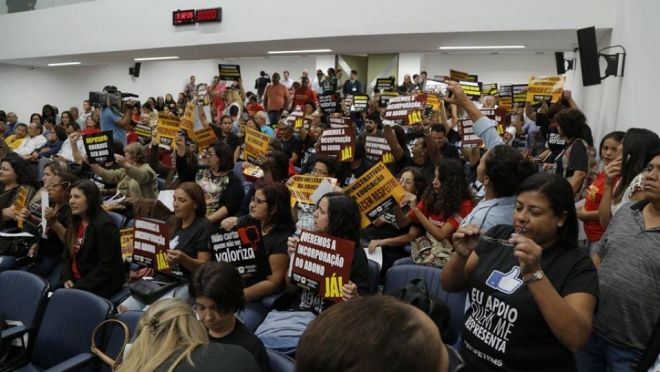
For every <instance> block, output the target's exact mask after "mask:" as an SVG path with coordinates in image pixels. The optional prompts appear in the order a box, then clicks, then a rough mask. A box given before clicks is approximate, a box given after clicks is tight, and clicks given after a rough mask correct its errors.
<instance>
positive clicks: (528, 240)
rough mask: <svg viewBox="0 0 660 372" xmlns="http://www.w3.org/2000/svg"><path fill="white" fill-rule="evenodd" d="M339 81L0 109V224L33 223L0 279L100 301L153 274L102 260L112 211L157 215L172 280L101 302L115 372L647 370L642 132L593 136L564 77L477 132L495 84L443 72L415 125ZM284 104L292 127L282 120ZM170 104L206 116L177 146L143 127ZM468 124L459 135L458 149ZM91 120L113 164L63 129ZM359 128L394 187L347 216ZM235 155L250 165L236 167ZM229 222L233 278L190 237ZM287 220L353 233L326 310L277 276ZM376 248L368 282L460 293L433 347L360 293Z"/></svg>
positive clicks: (650, 295) (658, 288)
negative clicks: (242, 240)
mask: <svg viewBox="0 0 660 372" xmlns="http://www.w3.org/2000/svg"><path fill="white" fill-rule="evenodd" d="M347 75H348V76H346V75H345V73H344V72H343V71H341V70H339V69H334V68H329V69H328V70H327V71H326V72H324V71H323V70H318V71H316V78H314V79H310V77H309V76H308V73H307V71H303V73H302V76H301V77H300V78H299V79H295V80H294V79H292V78H291V74H290V73H289V72H288V71H284V72H283V73H282V75H280V74H279V72H274V73H272V75H268V74H266V73H265V72H264V71H262V72H261V74H260V77H259V78H258V79H257V80H256V81H255V87H254V89H255V92H249V91H246V90H245V88H244V86H243V82H242V80H241V79H238V80H236V81H222V80H220V78H219V77H218V76H216V77H214V78H213V80H212V82H211V83H210V84H208V85H207V86H206V85H205V88H206V87H207V89H206V90H205V92H203V93H205V94H202V95H201V96H200V89H199V84H197V82H196V78H195V77H194V76H191V77H190V80H189V82H188V83H187V84H186V85H185V87H184V88H183V91H182V92H181V93H179V94H178V96H177V100H174V98H173V96H172V95H170V94H167V95H165V96H164V97H157V98H149V99H147V100H145V101H144V102H143V103H142V104H140V103H137V102H134V101H131V102H124V105H123V107H121V108H120V110H117V108H113V107H111V105H110V104H109V102H108V103H103V102H102V103H101V104H100V105H97V106H96V107H95V106H94V105H93V103H92V102H91V101H88V100H86V101H84V102H83V104H82V108H81V109H78V108H77V107H71V108H70V109H69V110H67V111H63V112H62V113H61V114H60V113H59V111H58V109H57V108H56V107H54V106H52V105H48V104H47V105H44V106H43V108H42V110H41V112H40V113H35V114H32V115H31V116H30V117H29V120H26V119H28V118H27V117H26V118H19V117H18V116H17V114H16V113H14V112H11V111H10V110H7V111H8V112H6V113H5V111H0V210H1V211H2V214H1V217H0V230H2V231H3V232H9V233H13V232H20V231H25V232H29V233H31V234H33V235H34V236H35V238H32V239H31V240H29V243H30V244H29V250H28V251H27V252H25V254H24V255H22V256H11V255H4V256H0V271H2V270H9V269H22V270H28V271H30V272H32V273H34V274H36V275H39V276H42V277H43V278H45V279H47V280H48V281H49V283H50V285H51V288H59V287H64V288H77V289H81V290H85V291H89V292H93V293H95V294H97V295H99V296H102V297H106V298H112V297H113V296H114V295H115V294H117V293H118V292H120V291H121V290H122V287H124V286H125V285H126V283H134V282H136V281H139V280H141V279H143V278H149V277H153V276H155V275H157V273H154V270H153V267H144V266H141V265H139V264H136V263H127V262H124V259H123V258H122V250H121V242H120V230H119V229H120V227H122V226H118V224H117V222H116V219H115V218H114V217H116V216H117V215H119V216H121V217H122V218H123V219H124V220H125V221H134V220H135V219H138V218H156V219H159V220H162V221H166V223H167V225H168V235H169V236H168V238H169V241H170V249H169V250H168V251H167V260H168V263H169V266H170V267H171V273H170V274H169V276H168V277H169V278H170V279H171V278H174V279H175V280H176V285H174V286H172V287H171V288H170V289H169V290H168V291H167V293H164V294H161V295H160V299H159V300H157V301H155V302H152V303H145V302H144V299H143V298H138V297H135V296H130V297H128V298H125V299H123V300H122V301H121V303H119V304H117V305H118V306H117V309H118V311H120V312H123V311H128V310H144V311H145V313H144V316H143V318H142V320H141V321H140V325H139V327H138V331H137V337H136V339H135V340H134V343H133V346H132V348H131V350H130V352H128V353H127V355H126V357H125V358H124V361H123V362H122V364H121V366H120V368H119V370H121V371H136V370H175V369H174V368H179V367H181V366H183V365H189V366H195V365H198V366H207V365H213V363H222V365H225V366H229V367H227V368H229V370H242V371H259V370H260V371H269V370H270V366H269V362H268V358H267V356H266V351H265V350H266V348H268V349H276V350H280V351H284V352H287V353H295V354H296V358H297V360H298V368H299V370H300V371H326V370H327V371H349V370H367V371H395V370H404V369H411V370H425V371H426V370H440V371H447V370H456V369H457V368H459V367H457V366H458V365H463V364H464V366H463V370H465V371H488V370H507V371H514V370H515V371H523V370H534V371H606V370H607V371H630V370H633V369H634V368H638V369H637V370H641V369H639V368H641V366H642V365H643V364H644V363H646V364H648V362H647V360H648V359H649V358H648V353H649V349H652V348H653V340H652V338H651V335H652V332H653V330H654V328H658V327H660V323H659V322H660V310H659V309H660V278H658V273H660V254H658V253H657V251H656V249H657V248H658V247H660V138H659V137H658V135H657V134H656V133H654V132H653V131H650V130H648V129H642V128H631V129H628V130H627V131H625V132H621V131H616V132H612V133H608V134H606V135H605V136H604V137H603V138H602V140H600V142H598V143H597V142H595V141H594V138H593V136H592V134H591V129H590V126H589V124H588V123H587V118H586V117H585V115H584V114H583V113H582V112H581V110H580V108H579V107H578V106H577V105H576V103H575V101H574V100H573V99H572V97H571V92H570V91H568V90H566V91H564V92H563V94H562V96H561V98H560V99H559V100H558V101H557V102H545V101H544V102H542V103H539V104H533V103H527V104H526V105H525V106H524V107H514V108H513V109H512V112H510V113H508V114H507V116H509V117H510V120H509V122H510V124H509V125H508V126H507V127H505V128H503V130H498V126H500V125H501V124H500V123H498V122H496V121H494V120H492V119H491V118H489V117H488V115H486V114H485V111H484V110H487V109H495V108H497V107H498V97H497V96H491V95H483V96H482V97H481V99H480V100H479V101H478V102H475V101H473V100H471V99H470V98H469V97H468V96H467V95H466V94H465V93H464V92H463V89H462V88H461V86H460V85H459V84H457V83H456V82H453V81H448V82H447V84H448V87H447V90H448V94H447V95H446V96H439V97H438V98H439V105H438V106H439V107H437V109H434V110H425V111H424V115H423V120H422V121H421V122H420V123H417V124H416V125H409V126H403V125H395V124H393V123H391V122H390V121H389V120H386V119H385V114H384V113H385V110H386V104H383V103H382V100H381V96H382V95H383V93H384V92H383V91H381V90H379V89H374V91H373V94H372V95H371V97H370V98H369V100H368V104H367V107H366V109H364V110H359V111H355V110H353V109H352V108H351V106H352V105H351V103H350V97H351V96H353V95H358V94H364V93H366V87H365V86H364V84H363V83H362V82H360V81H359V79H358V73H357V72H356V71H350V73H349V74H347ZM426 75H427V74H426V72H421V73H420V74H415V75H414V77H413V79H411V77H410V75H406V76H405V78H404V81H403V82H402V83H401V84H400V85H393V86H391V87H390V88H389V89H387V90H390V91H392V92H397V93H398V94H401V95H415V94H420V93H425V86H426V82H427V77H426ZM327 94H338V95H339V96H341V97H342V99H343V100H342V102H341V103H340V104H338V105H337V109H336V112H333V113H328V112H327V111H324V110H322V109H321V105H320V102H319V97H320V96H323V95H327ZM191 102H192V103H194V105H190V103H191ZM347 102H348V103H347ZM206 104H207V105H208V110H206V109H205V108H204V107H205V105H206ZM191 110H192V111H193V112H191ZM294 111H302V112H303V118H304V120H305V122H306V123H308V124H306V125H302V126H300V127H297V126H294V125H293V121H292V120H290V115H291V113H293V112H294ZM186 115H190V116H193V117H196V118H198V120H199V123H200V124H201V126H202V127H203V128H212V129H213V132H214V133H215V135H216V137H217V141H216V142H215V143H213V144H211V145H210V146H209V147H206V148H199V147H198V146H197V144H196V143H195V141H193V140H191V138H190V137H189V136H187V135H186V133H185V131H180V132H179V133H178V134H177V135H176V137H175V138H174V140H173V142H172V143H171V145H170V146H162V143H161V142H160V141H159V138H160V137H159V133H158V123H159V120H160V119H159V118H161V119H162V118H163V117H168V116H169V117H172V118H179V117H184V116H186ZM333 116H338V117H347V118H350V119H351V120H350V122H351V124H350V125H351V126H353V127H355V129H356V131H357V133H358V135H357V139H356V141H355V147H354V150H353V152H354V154H353V158H352V160H351V161H348V162H341V161H340V159H338V158H335V157H331V156H327V155H323V154H321V151H320V150H319V149H320V145H319V140H320V138H321V136H322V134H323V132H324V131H325V130H327V129H328V128H330V125H329V119H330V118H332V117H333ZM468 119H469V120H471V122H472V123H473V129H474V133H475V134H476V135H477V136H478V137H479V139H480V140H481V145H467V144H465V143H464V142H463V138H462V136H463V131H462V128H461V123H462V122H464V121H465V120H468ZM591 124H596V125H597V123H591ZM140 126H141V127H142V128H144V127H149V128H151V136H150V138H149V136H147V137H146V138H145V136H144V135H140V136H139V135H138V134H137V132H136V128H138V127H140ZM246 128H250V129H254V130H256V131H259V132H261V133H263V134H265V135H267V136H269V138H270V140H269V146H268V152H267V154H266V155H265V157H264V158H262V159H259V160H258V161H257V162H256V164H250V163H249V162H248V159H247V157H246V155H245V131H246ZM102 131H111V132H112V134H113V139H114V148H113V149H114V157H113V158H111V159H109V160H108V161H107V162H105V163H101V164H99V163H97V162H94V161H92V159H89V158H88V157H87V153H86V151H85V148H84V146H83V138H84V136H87V135H93V134H97V133H99V132H102ZM370 136H376V137H380V138H383V139H384V142H385V143H386V145H387V147H388V148H389V153H390V154H391V159H390V161H388V162H387V164H386V166H387V168H388V170H389V171H390V172H391V173H392V174H393V175H394V176H395V177H396V178H397V180H398V182H399V184H400V185H401V187H402V188H403V190H404V191H405V194H404V196H403V197H402V198H401V199H400V200H397V201H396V203H394V204H393V205H391V206H390V208H389V209H388V210H387V211H386V212H385V213H384V214H382V215H381V216H379V217H378V218H376V219H374V220H373V221H371V224H370V225H369V226H368V227H366V228H361V219H362V215H361V212H362V211H361V209H360V206H359V205H358V203H357V202H356V201H355V200H354V199H353V198H352V197H351V196H349V195H348V194H347V193H345V192H344V191H343V188H344V187H347V186H349V185H351V184H352V183H353V182H354V181H355V180H356V179H358V178H360V177H361V176H362V175H364V174H365V173H367V172H368V171H369V169H371V168H372V167H373V166H374V165H376V164H377V163H378V160H379V159H376V160H374V159H373V157H371V156H369V154H367V150H366V143H367V138H369V137H370ZM250 167H258V168H260V169H261V173H259V175H258V176H254V174H249V175H248V174H246V173H245V172H244V169H247V168H250ZM296 174H307V175H313V176H318V177H331V178H334V179H335V180H336V184H335V186H334V190H332V191H330V192H327V193H325V194H324V195H322V196H321V197H320V198H319V199H318V201H317V202H316V203H313V204H304V203H301V202H296V203H292V202H291V200H292V198H291V195H292V194H291V192H290V187H291V179H292V178H291V177H293V176H294V175H296ZM163 190H174V191H173V201H172V209H171V210H170V209H168V208H163V204H162V203H161V202H160V201H158V202H157V199H158V197H159V193H161V192H162V191H163ZM20 199H26V201H23V202H20V201H19V200H20ZM44 202H46V203H47V204H45V205H42V204H43V203H44ZM43 221H45V224H43ZM128 224H129V225H130V222H129V223H128ZM248 224H252V225H256V226H258V227H259V228H260V231H261V234H262V243H263V248H264V250H265V252H266V260H267V264H266V265H265V266H264V268H263V272H260V273H258V275H254V276H252V277H250V278H247V279H244V278H243V277H242V276H241V275H240V274H239V272H238V271H237V270H236V268H234V267H233V266H232V265H230V264H228V263H225V262H216V261H217V259H218V258H217V257H216V255H214V254H213V251H212V248H211V245H210V237H211V235H212V234H214V233H216V232H218V231H220V232H223V231H229V230H232V229H234V228H236V227H240V226H246V225H248ZM303 229H305V230H310V231H316V232H318V233H323V234H327V235H330V236H332V237H336V238H341V239H345V240H348V241H351V242H353V243H354V249H353V254H352V258H351V262H352V264H351V267H350V280H348V281H346V282H344V283H343V286H342V287H341V288H340V291H341V297H342V301H340V303H339V304H336V303H335V302H333V301H329V300H328V299H324V298H322V297H321V296H319V294H318V293H315V292H313V291H309V290H306V289H302V288H299V287H296V286H295V285H293V284H292V282H291V278H290V274H289V269H290V265H291V262H292V261H291V256H292V255H293V254H294V252H295V250H296V246H297V244H298V242H299V234H300V232H301V230H303ZM6 239H7V240H6V241H7V242H8V241H9V240H8V238H6ZM0 247H1V246H0ZM377 250H381V251H382V255H383V262H382V266H381V277H380V283H381V284H386V283H384V281H385V273H386V272H387V270H388V269H389V268H390V267H392V265H394V264H395V262H396V261H400V262H398V263H404V264H413V265H428V266H433V267H437V268H439V269H442V274H441V275H442V280H441V285H442V287H443V288H444V289H445V290H447V291H451V292H461V291H465V292H466V293H467V295H468V300H469V301H468V302H469V304H468V305H466V311H465V319H464V327H463V331H462V334H461V341H460V342H459V343H458V344H457V345H453V347H454V348H455V349H452V347H450V346H446V345H444V344H443V341H442V339H441V336H440V334H441V333H440V332H439V331H438V329H437V327H435V325H434V323H433V322H430V320H429V318H428V316H427V315H426V314H424V313H423V312H421V311H420V310H418V309H416V308H414V307H412V306H410V305H406V304H403V303H401V302H399V301H398V300H394V299H390V298H385V297H384V296H380V295H376V294H374V293H370V290H369V271H368V259H367V254H368V253H373V252H375V251H377ZM0 253H2V251H0ZM274 295H275V296H276V297H277V300H276V301H275V302H274V303H267V301H266V299H268V298H269V297H272V296H274ZM0 315H2V314H0ZM338 325H339V326H338ZM218 343H220V344H224V345H223V346H225V347H224V348H223V347H216V346H218V345H216V344H218ZM655 347H656V349H657V347H658V345H655ZM409 348H412V350H414V353H413V352H412V351H411V350H410V349H409ZM657 351H658V350H655V351H651V353H655V354H654V355H655V356H657ZM456 353H460V357H459V356H457V355H455V354H456ZM645 353H647V354H645ZM652 360H653V361H655V357H653V358H652ZM651 363H653V362H651ZM646 364H644V365H645V366H646V368H647V369H648V368H650V367H651V366H650V365H646ZM177 366H179V367H177ZM656 367H657V364H656ZM176 370H179V369H176ZM181 370H183V369H181Z"/></svg>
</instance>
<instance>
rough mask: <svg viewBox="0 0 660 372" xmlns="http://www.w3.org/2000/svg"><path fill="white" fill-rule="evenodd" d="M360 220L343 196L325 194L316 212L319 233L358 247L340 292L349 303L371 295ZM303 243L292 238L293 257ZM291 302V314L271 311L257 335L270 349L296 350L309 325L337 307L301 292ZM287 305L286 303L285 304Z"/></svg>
mask: <svg viewBox="0 0 660 372" xmlns="http://www.w3.org/2000/svg"><path fill="white" fill-rule="evenodd" d="M360 219H361V217H360V210H359V208H358V205H357V203H356V202H355V200H354V199H353V198H351V197H350V196H348V195H347V194H344V193H343V192H331V193H327V194H325V195H324V196H323V197H322V198H321V199H320V200H319V202H318V208H317V209H316V211H315V212H314V230H315V231H316V232H319V233H323V234H325V235H330V236H332V237H333V238H340V239H344V240H348V241H351V242H353V243H354V244H353V248H354V249H353V256H352V258H351V260H352V261H351V267H350V275H349V280H348V281H346V282H345V283H344V284H343V286H341V288H340V292H341V299H340V301H341V300H343V301H348V300H350V299H353V298H355V297H357V296H360V295H364V294H367V293H368V287H369V286H368V277H369V274H368V270H369V269H368V264H367V256H366V254H365V253H364V249H361V248H360ZM299 243H300V239H299V238H298V237H289V239H288V242H287V245H288V251H289V254H290V255H293V254H294V253H295V252H296V249H297V246H298V244H299ZM288 300H289V304H290V305H289V306H288V307H289V310H287V311H271V312H270V313H269V314H268V316H267V317H266V319H265V320H264V322H263V323H262V324H261V325H260V326H259V329H257V331H256V335H257V336H258V337H259V338H261V340H262V341H263V342H264V345H265V346H266V348H271V349H278V350H283V351H291V350H292V349H295V347H296V345H297V344H298V340H299V338H300V336H301V335H302V333H303V332H304V331H305V328H306V327H307V324H309V322H311V321H312V320H313V319H314V318H315V317H316V315H317V314H319V313H321V312H322V311H323V310H325V309H327V308H328V307H329V306H331V305H332V304H333V303H334V302H333V300H331V299H329V298H324V297H322V294H319V293H317V292H312V291H308V290H305V289H300V288H298V289H297V290H296V291H295V292H294V293H293V294H292V295H291V296H289V298H288ZM284 302H286V301H282V303H284ZM291 310H294V311H291ZM281 328H286V329H287V333H288V334H285V332H278V329H281Z"/></svg>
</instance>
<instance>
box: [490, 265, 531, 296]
mask: <svg viewBox="0 0 660 372" xmlns="http://www.w3.org/2000/svg"><path fill="white" fill-rule="evenodd" d="M518 275H520V267H518V266H514V267H512V268H511V270H509V272H508V273H503V272H501V271H498V270H493V272H492V273H490V276H489V277H488V279H487V280H486V284H487V285H488V286H489V287H491V288H494V289H497V290H498V291H500V292H503V293H506V294H511V293H513V292H515V291H516V290H517V289H518V288H520V286H521V285H522V284H523V281H522V280H521V279H519V278H518Z"/></svg>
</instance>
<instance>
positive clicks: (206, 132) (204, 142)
mask: <svg viewBox="0 0 660 372" xmlns="http://www.w3.org/2000/svg"><path fill="white" fill-rule="evenodd" d="M217 141H218V138H217V137H216V136H215V132H214V131H213V128H211V127H209V128H204V129H199V130H196V131H195V142H197V148H198V149H200V150H203V149H205V148H208V147H211V145H213V144H214V143H216V142H217Z"/></svg>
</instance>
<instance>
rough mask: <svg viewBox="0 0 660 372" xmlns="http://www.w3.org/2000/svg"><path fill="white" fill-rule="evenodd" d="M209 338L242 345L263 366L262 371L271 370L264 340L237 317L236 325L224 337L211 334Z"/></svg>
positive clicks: (212, 340)
mask: <svg viewBox="0 0 660 372" xmlns="http://www.w3.org/2000/svg"><path fill="white" fill-rule="evenodd" d="M209 340H210V341H211V342H218V343H221V344H229V345H238V346H241V347H242V348H244V349H245V350H247V351H249V352H250V354H252V356H254V359H255V360H256V361H257V363H258V364H259V367H260V368H261V372H270V362H269V361H268V354H266V348H265V347H264V344H263V342H261V340H260V339H259V337H257V336H255V335H254V334H253V333H252V332H250V331H248V329H247V328H245V325H243V323H242V322H241V321H240V320H238V319H236V325H235V326H234V329H233V330H232V331H231V332H229V334H227V335H225V336H224V337H213V336H211V335H209Z"/></svg>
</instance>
